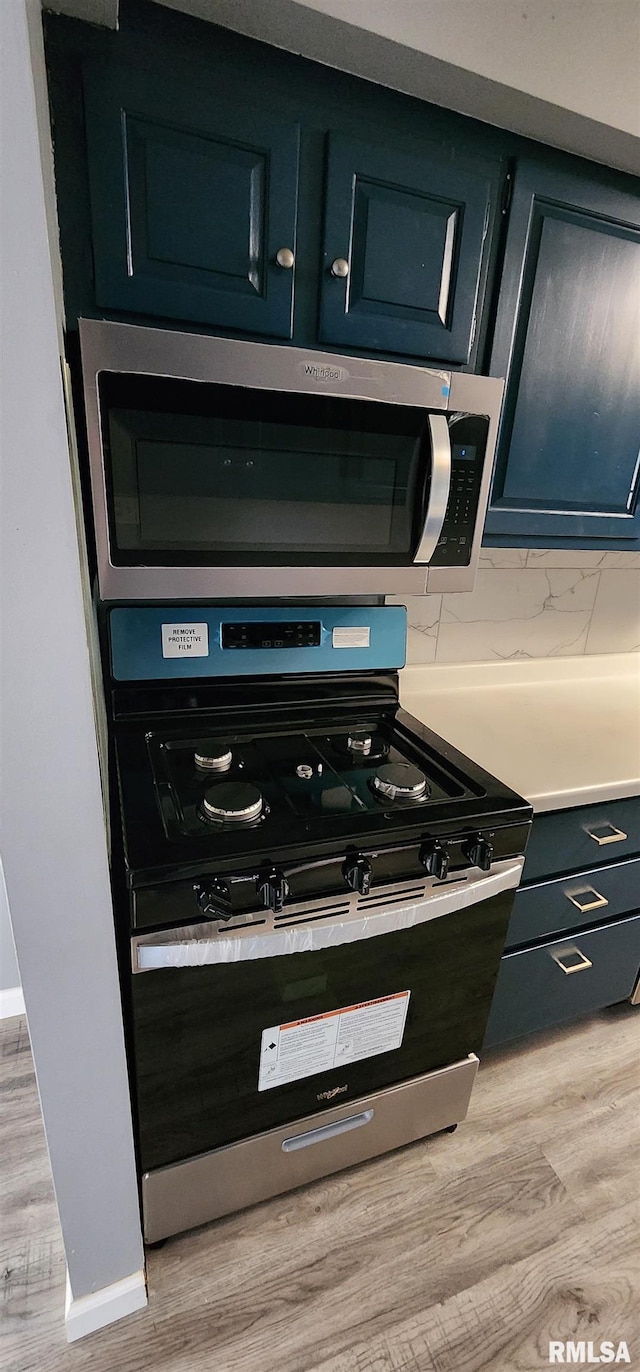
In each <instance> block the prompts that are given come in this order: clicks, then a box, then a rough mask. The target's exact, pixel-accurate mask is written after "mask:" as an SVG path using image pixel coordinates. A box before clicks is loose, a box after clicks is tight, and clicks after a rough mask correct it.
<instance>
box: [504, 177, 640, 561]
mask: <svg viewBox="0 0 640 1372" xmlns="http://www.w3.org/2000/svg"><path fill="white" fill-rule="evenodd" d="M490 370H491V372H492V373H493V375H495V376H502V377H506V378H507V389H506V394H505V404H504V412H503V419H502V427H501V435H500V442H499V448H498V457H497V462H496V471H495V477H494V484H493V494H492V498H491V503H490V508H489V512H488V515H487V522H486V526H485V541H488V542H491V541H492V536H493V535H508V536H509V537H510V538H511V540H512V541H514V542H517V543H519V544H520V545H524V546H532V545H535V543H536V542H538V543H540V544H542V545H545V546H548V545H549V544H550V543H551V544H553V543H554V542H556V541H557V542H558V543H559V542H561V543H562V545H563V546H566V547H585V546H587V547H588V546H598V547H603V548H604V547H610V548H612V549H624V548H633V547H637V546H640V498H639V497H640V462H639V448H640V198H639V197H638V196H637V195H633V194H631V193H629V192H627V191H626V190H623V189H618V188H616V187H615V185H614V183H613V181H612V179H611V178H608V176H607V174H606V173H603V174H602V176H601V178H600V179H595V177H594V179H591V177H589V176H583V175H571V174H569V173H567V172H565V171H562V172H560V171H557V170H554V169H551V168H549V167H546V166H545V165H544V163H542V162H538V161H528V160H527V159H526V158H523V159H519V161H518V165H517V169H516V174H515V182H514V191H513V201H512V204H511V211H510V218H509V228H508V235H507V244H506V253H505V260H504V267H503V273H502V282H501V288H500V295H499V301H498V310H497V318H496V328H495V336H494V344H493V351H492V356H491V366H490ZM487 536H488V537H487Z"/></svg>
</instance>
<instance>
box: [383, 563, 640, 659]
mask: <svg viewBox="0 0 640 1372" xmlns="http://www.w3.org/2000/svg"><path fill="white" fill-rule="evenodd" d="M388 600H389V601H396V602H397V603H398V604H403V605H406V606H407V611H408V622H409V633H408V643H407V662H409V663H418V662H489V661H492V660H495V659H499V658H501V659H507V658H523V657H525V658H527V657H529V658H536V657H561V656H567V655H569V656H573V655H574V654H577V653H623V652H637V651H638V650H640V553H604V552H591V551H586V550H585V551H584V552H571V551H566V550H564V549H560V550H558V551H554V550H553V549H538V548H535V549H534V548H529V549H526V548H524V549H520V548H484V549H483V550H482V555H481V558H480V566H479V569H478V575H477V579H476V585H475V589H474V590H473V591H471V592H467V593H466V594H464V595H431V596H429V595H427V596H405V597H402V596H390V597H388Z"/></svg>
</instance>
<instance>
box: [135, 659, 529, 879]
mask: <svg viewBox="0 0 640 1372" xmlns="http://www.w3.org/2000/svg"><path fill="white" fill-rule="evenodd" d="M381 680H382V679H377V680H376V682H375V683H371V682H370V683H367V682H363V683H361V687H362V689H361V691H360V693H359V698H358V699H356V698H354V695H353V694H352V687H349V697H348V698H344V699H341V698H340V689H341V686H340V683H336V682H334V683H333V699H330V698H329V694H328V690H327V685H326V683H322V686H321V687H320V688H319V687H316V696H315V698H312V697H311V688H310V686H309V684H308V683H302V684H300V683H298V685H297V686H295V687H294V686H293V685H291V686H290V688H289V697H288V698H287V699H286V700H285V699H284V698H283V699H282V700H281V702H280V703H279V705H278V706H277V707H276V706H275V705H274V704H273V694H272V693H269V692H265V693H264V696H261V695H260V694H257V695H256V694H255V692H254V694H253V695H252V696H250V697H249V698H248V699H247V700H246V701H245V700H244V698H243V697H242V696H241V694H240V692H236V699H235V700H234V702H233V703H232V702H231V700H230V695H229V692H228V688H227V691H226V692H225V693H220V694H219V695H218V694H217V693H216V695H215V696H213V695H212V694H211V693H210V692H209V690H208V688H207V690H206V691H204V690H202V689H198V690H195V691H194V690H193V689H191V690H189V691H187V690H186V688H185V691H184V692H183V693H182V694H178V693H174V694H173V696H172V698H171V701H170V702H165V697H164V694H162V693H161V694H159V695H155V696H152V697H150V696H147V695H145V696H144V698H143V703H144V710H142V709H139V710H138V709H132V708H131V707H132V705H134V706H138V705H139V700H138V699H137V698H136V699H135V700H134V699H130V698H129V695H128V694H127V695H126V696H124V697H123V698H122V699H123V700H124V704H125V705H126V707H127V711H126V717H124V711H123V714H122V716H121V718H120V721H116V727H115V743H116V761H117V769H118V778H119V790H120V809H121V819H122V832H123V838H124V858H125V866H126V871H127V880H128V884H129V886H130V887H138V886H144V885H148V884H151V883H152V882H158V881H160V882H164V881H171V880H174V879H175V878H177V877H196V876H198V875H201V874H202V873H210V872H211V871H212V870H213V868H214V867H215V870H216V871H219V872H224V871H237V870H241V869H244V868H246V867H247V866H248V865H249V864H254V863H256V862H262V861H264V860H270V861H276V862H277V861H283V860H287V861H294V860H297V859H301V858H305V859H306V858H308V857H315V856H317V857H318V859H321V858H322V857H323V856H325V855H327V854H329V853H332V852H333V853H335V852H338V851H340V852H344V851H345V849H346V848H347V847H349V846H350V845H351V846H353V845H356V846H358V847H360V846H361V845H364V844H369V845H370V846H371V845H384V846H386V845H394V844H401V843H405V842H414V841H417V840H421V839H422V838H425V837H429V836H432V835H435V836H441V835H446V834H450V833H452V832H453V831H457V832H465V831H467V830H469V829H471V828H473V826H475V825H482V824H485V825H486V824H505V823H506V824H509V823H511V824H513V823H516V822H519V821H520V820H521V818H522V812H523V811H524V810H525V809H526V808H528V807H526V806H525V804H524V802H523V801H522V800H521V798H520V797H519V796H515V795H514V793H513V792H512V791H510V790H509V788H508V787H505V786H504V785H502V783H500V782H499V781H497V780H496V779H495V778H494V777H491V776H490V775H489V774H488V773H486V772H484V770H483V769H482V768H479V767H477V766H476V765H475V764H474V763H473V762H471V761H470V760H469V759H468V758H466V757H464V756H463V755H462V754H460V753H459V752H458V751H457V750H456V749H455V748H453V747H452V746H451V745H450V744H448V743H446V742H445V741H444V740H443V739H440V738H439V737H438V736H437V735H435V734H433V733H432V732H431V731H430V730H429V729H428V728H427V727H426V726H425V725H423V724H421V723H420V722H419V721H418V720H416V719H413V718H412V716H410V715H409V714H407V713H406V711H404V710H403V709H402V707H401V706H400V704H399V701H398V698H397V693H396V692H397V685H396V681H397V679H396V678H394V679H393V680H391V679H390V680H389V682H388V683H387V682H386V680H385V681H382V686H384V692H383V691H382V689H381ZM374 685H375V697H376V698H375V702H374V701H373V700H367V688H368V689H369V694H370V695H372V696H373V694H374ZM343 689H344V691H345V692H346V687H343ZM322 692H324V694H322ZM282 694H283V697H284V695H285V694H286V693H285V692H283V693H282ZM167 703H171V704H172V706H173V710H172V711H171V710H167V709H166V708H165V705H166V704H167ZM158 705H161V706H162V708H158ZM154 707H155V708H154ZM136 716H137V717H136Z"/></svg>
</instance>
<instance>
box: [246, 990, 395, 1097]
mask: <svg viewBox="0 0 640 1372" xmlns="http://www.w3.org/2000/svg"><path fill="white" fill-rule="evenodd" d="M410 995H411V992H410V991H396V992H395V993H394V994H393V995H391V996H380V997H379V998H378V999H377V1000H365V1001H360V1002H359V1003H358V1004H357V1005H347V1006H345V1008H344V1009H343V1010H327V1012H326V1013H325V1014H324V1015H310V1016H309V1017H308V1019H296V1020H292V1021H291V1022H290V1023H289V1024H276V1025H274V1026H273V1028H271V1029H265V1030H263V1034H262V1042H261V1046H260V1071H259V1073H258V1090H259V1091H269V1090H271V1088H272V1087H274V1086H286V1084H287V1083H288V1082H291V1081H300V1080H301V1079H302V1078H303V1077H313V1076H316V1075H317V1073H318V1072H330V1071H331V1069H332V1068H334V1067H343V1066H347V1065H348V1063H350V1062H361V1061H362V1059H363V1058H374V1057H376V1056H377V1054H378V1053H390V1052H393V1050H394V1049H396V1048H400V1046H401V1044H402V1039H403V1037H404V1026H405V1021H406V1018H407V1010H408V1008H409V996H410Z"/></svg>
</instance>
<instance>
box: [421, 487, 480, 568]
mask: <svg viewBox="0 0 640 1372" xmlns="http://www.w3.org/2000/svg"><path fill="white" fill-rule="evenodd" d="M479 488H480V473H479V472H478V471H476V470H474V468H473V467H470V466H469V465H467V464H466V463H465V464H464V465H462V464H461V465H460V466H458V464H457V463H455V462H454V465H453V470H452V472H451V489H450V492H449V500H448V503H447V512H446V514H445V518H444V524H443V526H442V532H441V534H440V538H439V540H438V546H437V548H436V552H435V555H434V557H433V559H432V561H433V563H434V564H435V565H436V566H458V567H460V566H465V565H468V563H469V561H470V558H471V544H472V542H473V532H474V526H475V517H476V509H477V506H478V492H479Z"/></svg>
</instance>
